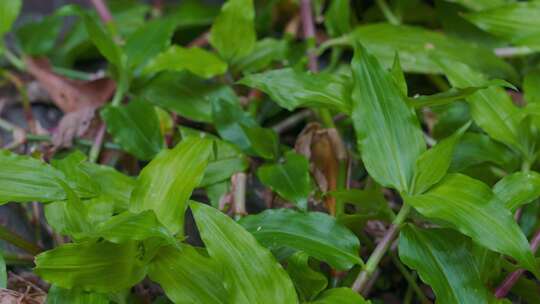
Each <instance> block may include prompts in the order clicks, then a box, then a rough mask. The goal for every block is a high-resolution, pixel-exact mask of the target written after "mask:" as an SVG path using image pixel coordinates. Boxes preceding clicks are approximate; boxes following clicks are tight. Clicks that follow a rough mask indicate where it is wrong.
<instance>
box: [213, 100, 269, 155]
mask: <svg viewBox="0 0 540 304" xmlns="http://www.w3.org/2000/svg"><path fill="white" fill-rule="evenodd" d="M226 92H227V93H226V94H222V95H218V96H213V98H212V116H213V121H214V125H215V126H216V129H217V131H218V133H219V135H220V136H221V137H222V138H223V139H225V140H227V141H229V142H231V143H233V144H235V145H237V146H238V147H239V148H240V149H242V151H244V152H246V153H247V154H249V155H252V156H259V157H262V158H267V159H272V158H275V156H276V153H277V147H278V139H277V136H276V133H275V132H274V131H273V130H271V129H266V128H262V127H260V126H259V125H258V124H257V122H256V121H255V119H254V118H253V117H252V116H251V115H249V114H248V113H247V112H244V110H242V107H241V106H240V102H239V101H238V98H237V97H236V96H235V95H234V93H233V92H230V93H229V92H228V91H226Z"/></svg>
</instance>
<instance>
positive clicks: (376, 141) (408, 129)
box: [351, 45, 426, 192]
mask: <svg viewBox="0 0 540 304" xmlns="http://www.w3.org/2000/svg"><path fill="white" fill-rule="evenodd" d="M352 70H353V79H354V88H353V93H352V109H353V110H352V115H351V116H352V119H353V125H354V128H355V131H356V139H357V142H358V147H359V149H360V151H361V154H362V160H363V162H364V165H365V166H366V169H367V170H368V172H369V173H370V175H371V176H372V177H373V178H374V179H375V180H376V181H377V182H378V183H379V184H381V185H383V186H386V187H392V188H394V189H396V190H398V191H400V192H408V191H411V190H412V189H411V181H412V176H413V170H414V164H415V161H416V159H417V158H418V157H419V156H420V154H422V152H424V150H425V149H426V145H425V143H424V138H423V136H422V131H421V130H420V127H419V125H418V121H417V120H416V115H415V113H414V112H413V111H412V110H411V109H410V108H408V106H407V104H406V103H405V100H404V99H403V97H402V95H401V93H400V91H399V89H398V87H397V86H396V84H395V83H394V81H393V79H392V76H391V75H390V74H389V73H388V72H386V71H385V70H384V69H383V68H382V67H381V65H380V64H379V61H378V60H377V59H376V58H375V57H373V55H371V54H370V53H368V51H366V50H365V49H364V48H363V47H361V46H360V45H358V46H356V50H355V56H354V59H353V61H352Z"/></svg>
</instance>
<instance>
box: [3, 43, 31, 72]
mask: <svg viewBox="0 0 540 304" xmlns="http://www.w3.org/2000/svg"><path fill="white" fill-rule="evenodd" d="M4 57H6V59H7V61H9V63H11V64H12V65H13V66H14V67H15V68H17V70H19V71H24V70H25V69H26V65H25V64H24V61H22V60H21V59H20V58H19V57H17V55H15V54H13V53H12V52H11V51H10V50H9V49H8V48H7V47H6V48H4Z"/></svg>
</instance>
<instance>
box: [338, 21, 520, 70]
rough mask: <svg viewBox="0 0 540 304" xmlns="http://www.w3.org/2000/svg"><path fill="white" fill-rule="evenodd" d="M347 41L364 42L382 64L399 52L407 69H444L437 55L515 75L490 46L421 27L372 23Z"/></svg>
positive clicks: (348, 37) (351, 42) (352, 34)
mask: <svg viewBox="0 0 540 304" xmlns="http://www.w3.org/2000/svg"><path fill="white" fill-rule="evenodd" d="M346 37H347V43H350V44H353V43H355V42H360V43H362V44H363V45H364V46H365V47H366V48H367V49H368V50H369V51H370V52H371V53H373V54H374V55H375V56H377V58H378V59H379V60H381V62H382V64H384V65H385V66H387V67H390V66H391V65H392V62H393V60H394V56H395V53H396V52H399V54H400V59H401V65H402V66H403V70H405V71H407V72H419V73H442V72H444V70H443V69H441V67H439V65H438V64H437V61H436V59H435V58H436V57H442V58H445V59H447V60H449V61H457V62H461V63H464V64H467V65H469V66H471V67H472V68H474V69H475V70H478V71H481V72H483V73H486V74H488V75H491V76H493V77H498V78H503V79H508V78H510V79H513V78H515V71H514V70H513V68H512V67H511V66H510V65H509V64H508V63H506V62H505V61H503V60H502V59H499V58H497V57H496V56H495V55H494V54H493V53H492V52H491V51H490V50H489V49H488V48H485V47H481V46H476V45H473V44H469V43H466V42H464V41H462V40H459V39H456V38H452V37H448V36H446V35H444V34H441V33H438V32H435V31H430V30H427V29H424V28H421V27H414V26H407V25H400V26H396V25H391V24H388V23H379V24H369V25H363V26H360V27H357V28H356V29H355V30H354V31H353V32H351V34H349V35H347V36H346Z"/></svg>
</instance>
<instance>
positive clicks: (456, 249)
mask: <svg viewBox="0 0 540 304" xmlns="http://www.w3.org/2000/svg"><path fill="white" fill-rule="evenodd" d="M469 243H470V242H469V240H468V239H467V238H466V237H464V236H463V235H461V234H459V233H457V232H455V231H452V230H449V229H442V228H437V229H420V228H416V227H414V226H412V225H408V226H405V227H404V228H403V230H402V231H401V234H400V237H399V257H400V258H401V260H402V261H403V262H404V263H405V264H406V265H407V266H409V267H410V268H412V269H415V270H416V271H418V274H419V275H420V278H421V279H422V281H424V282H425V283H427V284H429V285H430V286H431V287H432V288H433V291H434V292H435V295H436V297H437V301H438V302H440V303H449V304H450V303H491V302H490V301H489V300H490V299H491V296H490V293H489V290H488V289H487V288H486V286H484V285H483V283H482V281H481V280H480V273H479V272H478V267H477V265H476V262H475V259H474V258H473V256H472V254H471V252H470V249H469V248H470V244H469Z"/></svg>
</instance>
